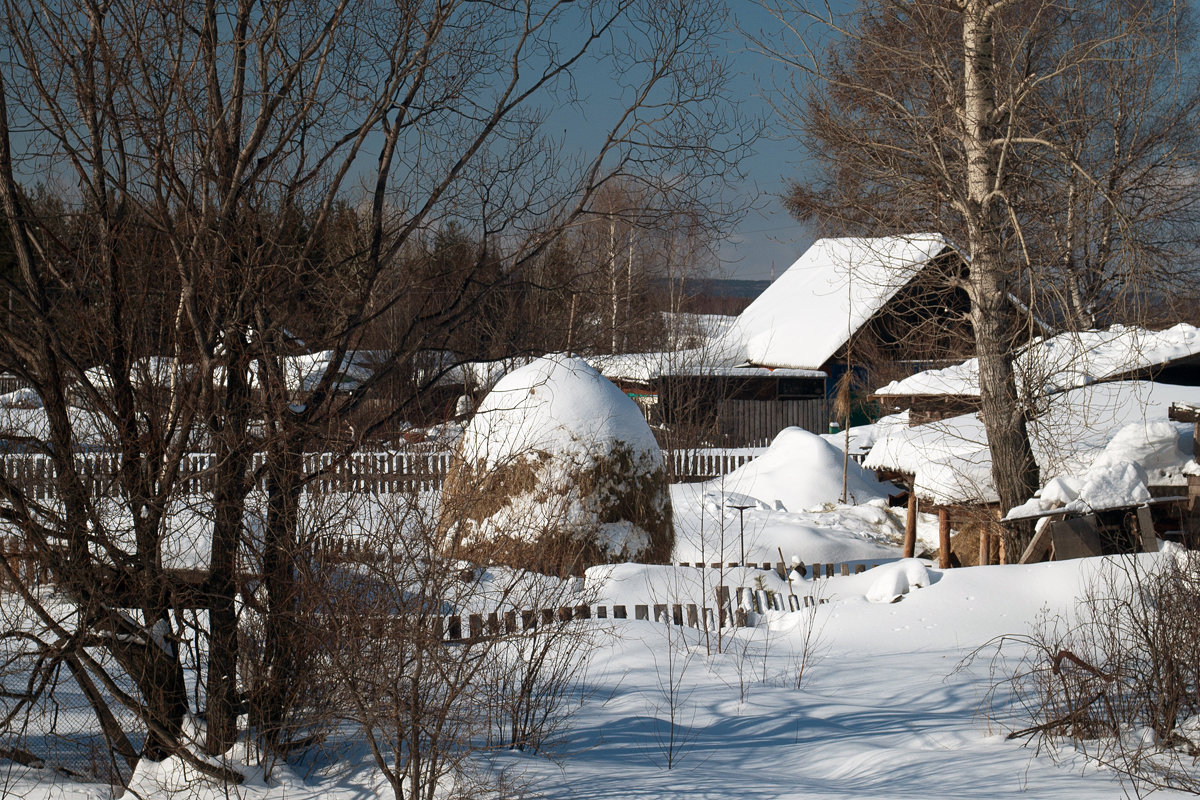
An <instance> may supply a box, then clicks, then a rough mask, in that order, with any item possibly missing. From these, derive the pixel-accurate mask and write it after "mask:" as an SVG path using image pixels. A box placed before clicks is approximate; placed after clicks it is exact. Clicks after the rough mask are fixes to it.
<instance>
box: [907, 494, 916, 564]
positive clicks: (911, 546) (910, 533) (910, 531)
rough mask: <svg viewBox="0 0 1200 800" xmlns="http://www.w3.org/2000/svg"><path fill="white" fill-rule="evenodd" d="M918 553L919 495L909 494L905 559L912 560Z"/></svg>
mask: <svg viewBox="0 0 1200 800" xmlns="http://www.w3.org/2000/svg"><path fill="white" fill-rule="evenodd" d="M916 551H917V493H916V492H914V491H911V490H910V491H909V493H908V514H907V515H906V516H905V518H904V557H905V558H912V557H913V555H914V554H915V553H916Z"/></svg>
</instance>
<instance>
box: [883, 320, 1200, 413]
mask: <svg viewBox="0 0 1200 800" xmlns="http://www.w3.org/2000/svg"><path fill="white" fill-rule="evenodd" d="M1197 354H1200V330H1198V329H1197V328H1195V327H1193V326H1191V325H1187V324H1184V323H1180V324H1178V325H1176V326H1175V327H1173V328H1168V329H1167V330H1164V331H1151V330H1147V329H1145V328H1138V327H1132V326H1125V325H1114V326H1112V327H1111V328H1109V329H1108V330H1103V331H1077V332H1069V333H1060V334H1059V335H1057V336H1054V337H1051V338H1049V339H1038V340H1036V341H1035V342H1034V343H1033V344H1032V345H1030V346H1029V347H1028V348H1026V349H1025V350H1024V351H1023V352H1022V353H1021V354H1020V355H1018V356H1017V359H1016V364H1015V368H1016V373H1017V379H1018V381H1020V382H1021V383H1022V384H1023V385H1029V386H1031V387H1036V388H1037V390H1038V391H1037V392H1036V393H1038V394H1053V393H1055V392H1061V391H1065V390H1067V389H1073V388H1076V387H1079V386H1087V385H1088V384H1091V383H1096V382H1098V381H1105V380H1112V379H1114V378H1117V377H1120V376H1122V375H1128V374H1130V373H1134V372H1138V371H1140V370H1145V369H1149V368H1151V367H1155V366H1159V365H1162V364H1166V363H1169V362H1171V361H1177V360H1179V359H1183V358H1189V357H1191V356H1195V355H1197ZM875 393H876V394H877V395H883V396H893V397H898V396H904V397H911V396H916V395H954V396H959V397H978V396H979V363H978V361H977V360H976V359H974V358H972V359H969V360H967V361H964V362H963V363H961V364H955V365H954V366H951V367H946V368H944V369H934V370H927V371H925V372H919V373H917V374H916V375H912V376H910V377H907V378H905V379H904V380H900V381H892V382H891V383H889V384H888V385H887V386H884V387H882V388H880V389H877V390H876V391H875Z"/></svg>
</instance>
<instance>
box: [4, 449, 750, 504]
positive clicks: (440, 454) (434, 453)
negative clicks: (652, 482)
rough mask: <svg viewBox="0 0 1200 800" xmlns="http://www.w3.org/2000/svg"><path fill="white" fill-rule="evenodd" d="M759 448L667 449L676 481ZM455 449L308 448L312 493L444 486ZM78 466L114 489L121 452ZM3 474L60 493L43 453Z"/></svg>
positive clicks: (187, 479)
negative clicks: (343, 451) (344, 451)
mask: <svg viewBox="0 0 1200 800" xmlns="http://www.w3.org/2000/svg"><path fill="white" fill-rule="evenodd" d="M758 454H759V453H758V452H756V451H754V450H738V451H727V450H677V451H674V452H664V453H663V456H664V458H667V459H669V469H670V470H671V471H672V473H671V474H673V476H674V479H675V480H676V481H696V480H709V479H711V478H715V477H719V476H720V475H724V474H726V473H728V472H731V471H732V470H735V469H737V468H738V467H740V466H742V465H743V464H747V463H749V462H750V461H752V460H753V459H754V458H755V457H756V456H757V455H758ZM451 457H452V454H451V453H450V452H449V451H446V450H432V449H421V448H413V449H406V450H388V451H362V452H357V453H353V454H351V455H349V456H346V457H344V458H342V457H338V456H336V455H334V454H332V453H306V454H305V455H304V457H303V469H304V472H305V474H307V475H312V476H315V477H313V478H312V479H311V480H310V481H309V483H308V485H307V490H308V491H310V492H318V493H326V492H365V491H370V492H376V493H380V494H392V493H397V492H412V491H427V490H431V489H436V488H438V487H440V486H441V485H442V481H443V480H444V479H445V477H446V472H447V471H448V470H449V468H450V460H451ZM265 462H266V456H265V455H264V454H262V453H257V454H255V455H254V456H253V458H252V460H251V465H250V469H251V472H252V474H253V475H254V476H255V479H256V481H257V485H258V487H259V488H260V489H265V487H266V470H265V469H264V465H265ZM75 464H76V469H77V470H78V471H79V474H80V475H81V476H82V478H83V481H84V485H85V486H86V487H87V490H88V492H89V493H91V494H93V495H96V496H103V495H106V494H110V493H112V487H113V482H114V480H115V479H116V475H117V468H118V466H119V464H120V457H119V456H117V455H115V454H112V453H80V454H77V455H76V456H75ZM215 466H216V457H215V456H214V455H213V454H211V453H190V454H188V455H186V456H184V458H183V462H182V463H181V464H180V476H179V485H180V487H181V490H182V493H183V494H188V495H199V494H206V493H208V492H211V491H212V489H213V475H214V471H215V469H214V468H215ZM0 476H2V477H3V479H4V480H5V481H7V482H8V483H10V484H13V485H15V486H16V487H17V488H18V489H19V490H21V491H23V492H26V493H30V494H31V495H32V496H33V497H35V498H36V499H38V500H45V499H48V498H53V497H56V496H57V494H58V483H57V471H56V468H55V464H54V460H53V459H51V458H49V457H47V456H44V455H33V454H11V453H10V454H7V455H4V456H0Z"/></svg>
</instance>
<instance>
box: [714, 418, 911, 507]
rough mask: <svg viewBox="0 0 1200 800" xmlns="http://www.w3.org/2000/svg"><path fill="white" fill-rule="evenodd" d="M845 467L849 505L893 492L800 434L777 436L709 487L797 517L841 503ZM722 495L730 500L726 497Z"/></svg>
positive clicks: (819, 440) (826, 446)
mask: <svg viewBox="0 0 1200 800" xmlns="http://www.w3.org/2000/svg"><path fill="white" fill-rule="evenodd" d="M844 465H845V466H846V468H847V470H848V474H847V481H846V495H847V498H846V499H847V502H849V503H851V504H862V503H868V502H870V501H872V500H882V499H886V498H887V496H888V494H889V493H894V492H895V491H896V488H895V487H894V486H892V485H891V484H890V483H880V482H879V481H878V480H877V479H876V478H875V476H874V474H872V473H871V472H869V471H867V470H865V469H863V468H862V467H860V466H859V465H858V464H857V463H855V462H854V461H853V460H851V461H850V462H849V464H848V465H847V464H846V461H845V456H844V454H843V453H842V451H841V450H839V449H838V448H837V447H835V446H834V445H832V444H830V443H829V442H828V441H826V440H825V439H824V438H822V437H820V436H818V435H816V434H814V433H809V432H808V431H806V430H803V429H802V428H785V429H784V430H782V431H780V433H779V435H778V436H776V437H775V440H774V441H773V442H771V446H770V447H769V448H768V449H767V452H765V453H763V454H762V455H761V456H759V457H758V458H756V459H754V460H753V461H751V462H750V463H748V464H746V465H744V466H742V467H739V468H738V469H736V470H734V471H733V472H731V473H729V474H728V475H726V476H724V477H723V478H718V479H716V480H715V481H710V482H709V484H708V486H709V488H710V489H714V490H716V489H725V490H731V491H736V492H737V493H738V495H739V496H746V497H749V498H752V499H753V500H756V501H758V502H760V503H762V504H763V507H765V508H777V507H778V505H777V504H779V503H782V504H783V506H784V508H786V509H787V510H789V511H800V510H802V509H807V508H813V507H817V506H823V505H825V504H829V503H837V502H839V501H840V500H841V498H842V467H843V466H844ZM725 494H726V496H727V497H732V496H733V495H732V494H731V493H730V491H726V492H725ZM738 505H746V504H745V503H738Z"/></svg>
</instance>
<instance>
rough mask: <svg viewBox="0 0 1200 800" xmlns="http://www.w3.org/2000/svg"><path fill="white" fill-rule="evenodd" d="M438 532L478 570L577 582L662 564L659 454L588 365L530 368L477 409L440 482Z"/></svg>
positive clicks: (667, 544)
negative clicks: (566, 576)
mask: <svg viewBox="0 0 1200 800" xmlns="http://www.w3.org/2000/svg"><path fill="white" fill-rule="evenodd" d="M440 528H441V529H442V531H443V532H444V533H445V534H446V535H447V536H448V538H449V541H450V543H451V548H452V551H453V552H454V553H455V554H456V555H457V556H459V557H462V558H467V559H470V560H473V561H476V562H479V563H501V564H511V565H513V566H521V567H532V568H540V569H549V570H559V571H570V572H575V573H578V572H579V571H580V570H582V569H583V568H586V567H587V566H589V565H593V564H598V563H607V562H613V561H666V560H667V559H668V558H669V556H670V553H671V549H672V546H673V544H674V531H673V528H672V524H671V506H670V495H669V492H668V488H667V477H666V469H665V467H664V465H663V459H662V451H661V450H660V449H659V446H658V443H657V442H656V441H655V439H654V435H653V434H652V433H651V432H650V428H649V427H648V426H647V425H646V421H645V420H644V419H643V418H642V414H641V412H640V411H639V410H638V408H637V406H636V405H635V404H634V402H633V401H632V400H630V399H629V398H628V397H627V396H625V394H624V393H623V392H621V390H620V389H618V388H617V387H616V386H614V385H613V384H612V383H611V382H610V381H609V380H608V379H607V378H605V377H604V376H602V375H601V374H600V373H598V372H597V371H596V370H595V369H593V368H592V367H591V366H589V365H588V364H587V363H586V362H584V361H582V360H580V359H577V358H570V357H567V356H547V357H546V358H541V359H538V360H536V361H534V362H533V363H531V364H528V365H526V366H524V367H521V368H520V369H517V370H515V371H513V372H510V373H509V374H508V375H506V376H504V377H503V378H502V379H501V380H500V381H499V382H498V383H497V384H496V386H495V387H494V388H493V389H492V391H491V392H490V393H489V394H488V395H487V396H486V397H485V398H484V399H483V402H482V403H480V405H479V410H478V411H477V412H476V414H475V416H474V417H473V418H472V420H471V422H470V423H469V424H468V426H467V428H466V431H465V432H464V434H463V438H462V440H461V442H460V443H459V448H458V451H457V453H456V456H455V459H454V462H453V463H452V464H451V467H450V471H449V474H448V475H447V477H446V483H445V485H444V487H443V490H442V512H441V525H440Z"/></svg>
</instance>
